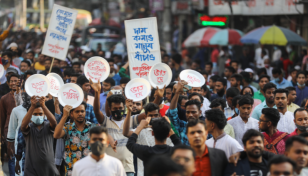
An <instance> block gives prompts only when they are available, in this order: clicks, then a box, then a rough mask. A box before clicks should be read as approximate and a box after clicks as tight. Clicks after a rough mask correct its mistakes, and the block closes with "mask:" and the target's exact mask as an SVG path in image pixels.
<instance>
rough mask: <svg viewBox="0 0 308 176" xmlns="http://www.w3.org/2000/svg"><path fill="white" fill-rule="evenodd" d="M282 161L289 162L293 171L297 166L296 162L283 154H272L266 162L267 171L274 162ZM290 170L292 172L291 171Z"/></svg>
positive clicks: (280, 162) (279, 162)
mask: <svg viewBox="0 0 308 176" xmlns="http://www.w3.org/2000/svg"><path fill="white" fill-rule="evenodd" d="M282 163H289V164H291V165H292V170H293V172H295V169H296V167H297V165H296V162H295V161H293V160H292V159H290V158H288V157H286V156H284V155H274V156H273V157H272V158H271V159H270V160H269V162H268V171H270V170H271V166H272V165H274V164H282ZM293 172H292V173H293ZM292 173H291V174H292Z"/></svg>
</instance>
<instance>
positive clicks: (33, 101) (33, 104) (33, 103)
mask: <svg viewBox="0 0 308 176" xmlns="http://www.w3.org/2000/svg"><path fill="white" fill-rule="evenodd" d="M37 98H38V96H35V95H34V96H32V97H31V106H34V107H36V104H37V102H38V101H39V100H38V99H37Z"/></svg>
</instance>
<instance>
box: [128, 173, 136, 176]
mask: <svg viewBox="0 0 308 176" xmlns="http://www.w3.org/2000/svg"><path fill="white" fill-rule="evenodd" d="M134 175H135V173H134V172H126V176H134Z"/></svg>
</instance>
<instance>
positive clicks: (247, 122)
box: [228, 96, 259, 147]
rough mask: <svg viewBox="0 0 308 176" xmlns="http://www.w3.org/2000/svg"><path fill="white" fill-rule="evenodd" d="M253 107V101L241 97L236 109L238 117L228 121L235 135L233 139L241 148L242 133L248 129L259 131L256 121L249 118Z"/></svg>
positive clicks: (247, 97) (249, 98)
mask: <svg viewBox="0 0 308 176" xmlns="http://www.w3.org/2000/svg"><path fill="white" fill-rule="evenodd" d="M252 105H253V99H252V98H251V97H249V96H243V97H242V98H241V99H240V100H239V101H238V105H237V108H238V109H239V111H240V115H239V116H237V117H234V118H233V119H231V120H229V121H228V123H229V124H230V125H232V127H233V129H234V133H235V139H236V140H237V142H239V143H240V144H241V146H242V147H243V146H244V145H243V142H242V138H243V136H244V133H245V132H246V131H247V130H249V129H255V130H259V125H258V122H259V121H258V120H256V119H254V118H252V117H250V116H249V114H250V112H251V109H252Z"/></svg>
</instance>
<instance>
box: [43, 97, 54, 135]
mask: <svg viewBox="0 0 308 176" xmlns="http://www.w3.org/2000/svg"><path fill="white" fill-rule="evenodd" d="M39 102H40V105H41V107H42V109H43V111H44V114H45V115H46V117H47V120H48V121H49V123H50V128H51V129H55V127H56V126H57V120H56V118H55V116H54V115H53V114H52V113H51V112H50V111H49V109H48V108H47V107H46V105H45V97H44V96H42V97H41V98H40V99H39Z"/></svg>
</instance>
